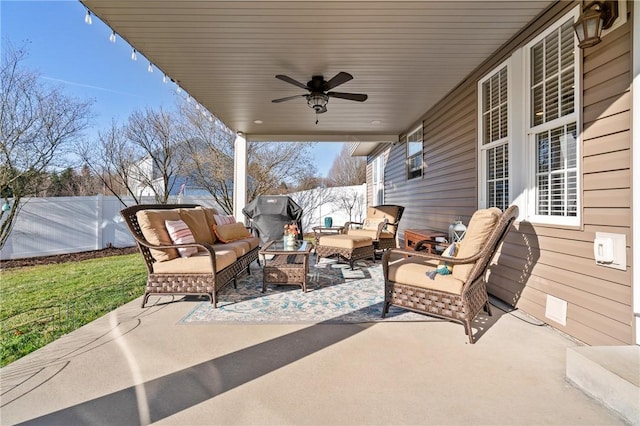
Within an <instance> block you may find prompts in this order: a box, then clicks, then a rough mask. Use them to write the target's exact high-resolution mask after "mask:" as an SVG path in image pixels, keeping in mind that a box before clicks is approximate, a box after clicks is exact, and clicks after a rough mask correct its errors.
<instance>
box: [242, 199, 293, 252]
mask: <svg viewBox="0 0 640 426" xmlns="http://www.w3.org/2000/svg"><path fill="white" fill-rule="evenodd" d="M242 213H244V215H245V216H247V217H248V218H249V219H250V220H251V227H252V228H253V229H254V231H255V235H256V236H258V237H259V238H260V241H261V242H262V243H263V244H264V243H266V242H267V241H271V240H281V239H282V234H283V231H284V225H285V224H287V223H291V222H294V223H296V224H297V225H298V229H299V230H300V234H298V239H302V208H301V207H300V206H299V205H298V204H297V203H296V202H295V201H293V200H292V199H291V197H289V196H287V195H259V196H258V197H257V198H256V199H254V200H253V201H251V202H250V203H249V204H247V206H246V207H245V208H244V209H242Z"/></svg>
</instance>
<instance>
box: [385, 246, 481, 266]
mask: <svg viewBox="0 0 640 426" xmlns="http://www.w3.org/2000/svg"><path fill="white" fill-rule="evenodd" d="M391 254H399V255H404V256H417V257H421V258H424V259H427V260H436V261H438V262H440V261H443V262H447V263H451V264H453V265H464V264H467V263H474V262H475V261H476V260H478V259H480V257H482V256H483V252H482V251H480V252H478V253H476V254H474V255H473V256H470V257H463V258H458V257H445V256H442V255H439V254H435V253H427V252H425V251H414V250H406V249H400V248H395V249H390V250H387V251H386V252H385V253H384V255H383V256H382V262H383V263H385V259H386V262H388V261H389V257H390V256H391Z"/></svg>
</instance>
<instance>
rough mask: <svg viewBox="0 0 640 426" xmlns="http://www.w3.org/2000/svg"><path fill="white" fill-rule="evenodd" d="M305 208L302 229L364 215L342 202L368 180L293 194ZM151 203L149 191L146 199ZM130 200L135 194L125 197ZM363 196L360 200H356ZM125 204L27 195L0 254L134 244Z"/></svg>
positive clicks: (191, 199) (361, 192)
mask: <svg viewBox="0 0 640 426" xmlns="http://www.w3.org/2000/svg"><path fill="white" fill-rule="evenodd" d="M290 196H291V198H293V199H294V200H295V201H296V202H297V203H298V204H299V205H300V207H302V209H303V210H304V214H303V230H304V231H305V232H311V228H312V227H313V226H316V225H322V224H323V221H324V218H325V217H326V216H331V217H332V218H333V224H334V225H342V224H344V222H347V221H349V220H353V221H359V220H361V219H362V217H364V212H365V209H366V206H365V207H362V206H359V207H357V208H354V209H351V216H349V212H348V211H347V209H346V208H345V206H344V204H345V202H347V201H348V200H351V199H352V197H356V198H358V197H360V198H362V199H363V200H366V188H365V186H364V185H359V186H353V187H342V188H318V189H314V190H310V191H302V192H298V193H294V194H291V195H290ZM143 202H145V203H149V204H153V203H154V200H153V198H152V197H150V198H149V199H148V200H143ZM170 202H173V203H178V202H182V203H190V204H191V203H192V204H200V205H203V206H208V207H215V208H218V209H219V207H218V205H217V204H216V202H215V201H214V199H213V197H210V196H209V197H207V196H181V197H180V199H178V198H177V197H176V199H175V200H171V201H170ZM125 203H127V205H131V204H133V203H134V202H133V200H132V199H130V200H125ZM358 203H359V201H358V202H357V203H356V204H358ZM124 207H125V206H123V205H122V203H121V202H120V201H119V200H118V198H116V197H111V196H102V195H98V196H95V197H45V198H29V199H26V200H24V201H23V202H22V207H21V209H20V212H19V214H18V217H17V220H16V222H15V224H14V227H13V230H12V231H11V235H9V238H8V239H7V242H6V243H5V245H4V247H3V248H2V250H1V251H0V259H3V260H6V259H22V258H28V257H36V256H50V255H56V254H65V253H77V252H82V251H89V250H99V249H102V248H105V247H109V246H113V247H130V246H132V245H134V240H133V238H132V237H131V234H130V233H129V230H128V229H127V226H126V225H125V223H124V220H123V219H122V217H121V216H120V210H122V209H123V208H124Z"/></svg>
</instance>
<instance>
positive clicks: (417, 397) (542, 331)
mask: <svg viewBox="0 0 640 426" xmlns="http://www.w3.org/2000/svg"><path fill="white" fill-rule="evenodd" d="M152 300H153V299H152ZM160 300H162V301H170V298H164V299H160ZM195 303H197V302H194V301H177V302H173V303H160V304H156V305H153V306H150V307H148V308H145V309H141V308H140V300H139V299H138V300H136V301H133V302H131V303H129V304H127V305H125V306H123V307H121V308H119V309H116V310H115V311H113V312H111V313H109V314H108V315H106V316H104V317H102V318H100V319H98V320H96V321H94V322H92V323H90V324H88V325H86V326H84V327H82V328H81V329H79V330H77V331H75V332H73V333H71V334H69V335H66V336H64V337H62V338H61V339H59V340H57V341H55V342H53V343H51V344H50V345H48V346H46V347H44V348H42V349H41V350H39V351H36V352H34V353H32V354H30V355H28V356H26V357H24V358H22V359H20V360H18V361H16V362H14V363H12V364H10V365H8V366H7V367H5V368H3V369H2V370H0V379H1V386H2V399H1V404H2V406H1V409H0V415H1V423H2V424H3V425H9V424H17V423H22V422H25V423H26V424H45V425H56V424H60V425H71V424H111V425H135V424H149V423H154V424H167V425H168V424H174V425H209V424H211V425H214V424H219V425H229V424H239V425H303V424H304V425H306V424H309V425H391V424H411V425H418V424H422V425H425V424H427V425H428V424H438V425H441V424H452V425H453V424H455V425H461V424H482V425H485V424H500V425H515V424H518V425H525V424H527V425H533V424H535V425H539V424H556V425H569V424H571V425H578V424H589V425H615V424H624V422H623V421H622V420H621V419H620V418H619V417H618V416H617V415H616V414H615V413H613V412H612V411H609V410H607V409H606V408H604V407H603V406H602V405H600V404H599V403H598V402H596V401H595V400H593V399H591V398H590V397H588V396H586V395H585V394H584V393H583V392H582V391H580V390H579V389H576V388H574V387H573V386H572V385H571V384H569V383H568V382H567V381H566V379H565V359H566V351H567V348H570V347H575V346H579V343H577V342H575V341H572V340H570V339H568V338H566V337H565V336H563V335H561V334H559V333H558V332H556V331H554V330H553V329H551V328H549V327H546V326H537V325H534V323H535V321H532V323H529V322H527V321H526V320H527V318H526V317H524V316H522V317H521V316H517V315H512V314H507V313H505V312H502V311H500V310H498V309H494V310H493V311H494V315H493V316H492V317H487V316H485V315H480V316H479V317H478V318H477V319H476V320H477V321H476V326H477V327H478V334H477V336H478V339H477V343H476V344H475V345H470V344H469V343H468V341H467V337H466V336H465V334H464V330H463V327H462V326H461V325H459V324H454V323H449V322H444V321H437V322H410V323H407V322H390V323H366V324H317V325H309V324H298V325H250V324H244V325H243V324H237V325H223V324H217V325H185V324H179V320H180V319H181V318H182V317H183V316H184V315H186V314H187V313H188V312H189V311H190V310H191V309H192V308H193V307H194V305H195Z"/></svg>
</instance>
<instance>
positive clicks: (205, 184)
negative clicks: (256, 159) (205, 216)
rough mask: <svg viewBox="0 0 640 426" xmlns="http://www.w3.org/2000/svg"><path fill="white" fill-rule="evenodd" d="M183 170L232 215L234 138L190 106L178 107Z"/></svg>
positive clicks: (222, 125)
mask: <svg viewBox="0 0 640 426" xmlns="http://www.w3.org/2000/svg"><path fill="white" fill-rule="evenodd" d="M180 114H181V118H182V120H181V122H180V124H181V126H180V130H181V135H182V140H183V149H184V151H183V158H184V170H185V173H186V174H187V175H188V178H189V179H191V180H192V181H193V183H195V184H196V186H199V187H200V188H203V189H204V190H205V191H207V192H208V193H209V194H211V196H213V198H214V200H215V201H216V203H217V204H218V205H219V206H220V207H221V208H222V210H224V211H225V212H226V213H229V214H231V213H232V212H233V177H234V175H233V168H234V160H233V156H234V150H235V146H234V140H235V134H233V132H232V131H231V130H230V129H229V128H227V127H226V126H225V125H224V124H223V123H222V122H221V121H219V120H218V119H217V118H215V117H214V116H212V115H211V114H209V113H208V112H207V111H206V110H204V109H202V108H196V107H195V106H194V105H193V104H191V103H188V102H187V103H183V104H182V105H180Z"/></svg>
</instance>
